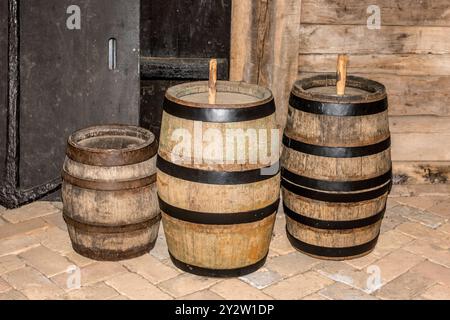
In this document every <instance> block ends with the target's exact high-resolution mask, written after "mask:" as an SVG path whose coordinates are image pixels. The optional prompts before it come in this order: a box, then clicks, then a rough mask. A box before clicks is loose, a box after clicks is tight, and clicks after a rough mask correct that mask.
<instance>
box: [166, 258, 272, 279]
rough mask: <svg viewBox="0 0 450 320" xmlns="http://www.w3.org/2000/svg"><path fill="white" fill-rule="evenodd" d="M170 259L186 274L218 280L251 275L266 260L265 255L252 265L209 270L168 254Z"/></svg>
mask: <svg viewBox="0 0 450 320" xmlns="http://www.w3.org/2000/svg"><path fill="white" fill-rule="evenodd" d="M169 255H170V259H171V260H172V262H173V264H174V265H175V266H176V267H177V268H179V269H181V270H183V271H186V272H189V273H192V274H195V275H197V276H202V277H218V278H228V277H240V276H244V275H246V274H249V273H253V272H255V271H256V270H258V269H259V268H261V267H262V266H263V265H264V264H265V262H266V259H267V255H266V256H264V258H262V259H261V260H259V261H257V262H256V263H254V264H251V265H249V266H245V267H241V268H235V269H209V268H204V267H198V266H194V265H191V264H188V263H185V262H183V261H180V260H178V259H177V258H175V257H174V256H173V255H172V254H171V253H170V252H169Z"/></svg>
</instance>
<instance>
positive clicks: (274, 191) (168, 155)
mask: <svg viewBox="0 0 450 320" xmlns="http://www.w3.org/2000/svg"><path fill="white" fill-rule="evenodd" d="M227 90H228V91H229V92H228V93H230V94H231V95H229V97H230V100H228V101H223V99H224V95H223V94H224V93H226V91H227ZM239 92H241V93H239ZM242 92H245V95H243V94H242ZM183 93H184V95H185V97H183ZM262 93H264V94H262ZM193 95H194V96H195V95H196V96H197V97H194V98H192V96H193ZM249 95H250V96H251V97H252V99H251V101H248V100H249V98H248V96H249ZM166 96H167V97H169V98H170V99H175V97H177V98H178V99H177V102H178V103H181V104H187V103H189V104H190V105H193V108H202V105H205V104H207V103H208V82H206V81H204V82H199V83H194V84H191V85H190V86H189V85H187V84H186V85H181V86H180V87H174V88H172V89H171V90H170V91H168V92H167V95H166ZM240 96H241V98H239V97H240ZM242 96H243V97H242ZM225 97H226V96H225ZM240 99H242V101H239V100H240ZM267 99H271V94H270V92H269V91H268V90H265V89H262V88H260V87H257V86H249V85H245V84H239V83H230V82H218V83H217V103H228V104H230V106H229V108H245V107H246V106H251V105H253V106H255V104H256V105H258V103H259V104H263V102H264V101H266V102H267ZM171 101H173V100H171ZM232 103H234V104H236V105H234V104H232ZM195 122H196V123H195ZM198 124H199V122H198V121H194V120H190V119H185V118H182V117H181V115H180V117H178V116H174V115H171V114H169V113H168V112H164V113H163V119H162V124H161V139H160V148H159V151H158V154H159V156H160V157H161V158H163V159H165V160H166V161H168V162H169V163H173V160H172V156H173V155H175V154H177V149H176V148H175V146H176V145H177V144H178V143H179V141H178V140H177V139H174V138H173V136H174V133H175V130H177V129H178V130H179V129H180V128H182V129H184V130H186V131H187V132H189V134H187V133H186V134H185V135H184V137H185V138H186V139H191V138H192V139H191V140H190V141H191V143H192V144H191V145H190V147H191V150H190V151H191V152H190V155H189V156H187V155H185V156H186V158H187V159H186V158H185V159H184V161H182V162H181V163H178V162H177V165H181V166H183V167H187V168H191V169H197V170H207V171H221V172H230V171H234V172H241V171H247V170H252V169H260V168H263V167H266V166H267V165H268V164H264V163H261V162H259V161H258V162H256V163H253V162H252V160H251V158H249V157H248V154H246V156H245V157H244V158H243V160H242V161H239V162H237V161H232V162H228V163H227V162H224V161H223V160H224V159H223V158H222V157H221V155H220V154H219V153H214V154H210V153H207V152H202V151H201V149H202V148H205V149H203V150H204V151H205V150H206V147H207V146H212V145H214V146H216V147H214V148H212V149H215V150H218V148H222V150H224V152H225V153H224V154H226V153H227V148H228V147H226V146H225V145H224V141H219V140H221V139H214V140H211V141H207V138H206V132H207V131H210V132H212V131H211V130H214V132H218V133H220V134H222V135H221V136H222V137H224V138H226V136H227V129H238V128H240V129H241V130H243V131H244V132H245V130H247V129H262V130H267V131H268V133H269V132H270V130H271V129H275V128H276V119H275V114H274V113H273V114H271V115H268V116H261V117H260V118H258V119H255V120H247V121H234V122H231V121H230V122H220V123H219V122H206V121H204V122H201V125H202V127H201V129H195V125H197V126H198ZM199 131H201V132H202V134H205V139H206V140H205V141H200V143H202V146H203V147H202V148H200V147H199V146H198V144H196V143H198V142H199V141H198V135H199V134H200V133H199ZM195 137H197V138H195ZM194 139H197V140H194ZM224 140H225V139H224ZM194 141H196V142H194ZM216 144H217V145H216ZM251 147H255V148H258V144H254V145H252V146H251ZM244 148H245V149H244ZM244 150H248V149H247V143H244V144H243V145H242V144H239V145H238V146H236V148H234V147H233V149H232V152H233V153H235V152H236V153H238V152H239V153H240V152H243V151H244ZM236 153H235V154H236ZM178 156H180V154H178ZM275 158H277V159H278V153H277V154H276V155H275ZM198 176H200V175H198ZM190 179H192V180H187V178H184V179H181V178H179V177H175V176H173V175H170V174H168V173H166V172H164V169H161V168H159V169H158V180H157V184H158V195H159V197H160V198H161V200H162V201H164V202H165V203H168V204H169V205H171V206H173V207H176V208H180V209H184V210H189V211H191V212H194V214H195V215H196V216H198V218H199V219H202V214H204V215H207V214H208V213H213V214H217V215H220V214H226V215H229V216H231V215H233V213H235V214H236V215H238V213H242V212H248V211H253V210H258V209H262V208H265V207H268V206H269V205H271V204H273V203H275V202H276V201H277V199H279V188H280V178H279V174H276V175H274V176H273V177H270V178H268V179H265V180H261V181H256V182H252V183H240V184H224V183H221V184H213V183H202V182H199V181H196V180H195V177H194V175H193V176H192V177H191V178H190ZM230 199H232V201H230ZM275 212H276V210H274V211H273V213H270V214H269V215H268V216H266V217H265V218H263V219H260V220H258V221H254V222H249V223H235V224H208V223H193V222H189V221H184V220H181V219H177V218H174V217H173V216H172V215H173V213H171V212H165V211H164V209H163V224H164V231H165V234H166V239H167V244H168V248H169V251H170V253H171V254H172V256H173V257H174V258H175V259H177V260H178V261H182V262H183V263H186V264H189V265H191V266H196V267H202V268H206V269H209V270H210V271H211V272H213V271H212V270H215V271H217V270H219V272H221V271H223V270H229V269H239V268H244V267H248V266H251V265H253V264H255V263H258V262H260V261H262V260H263V259H264V258H265V256H266V255H267V253H268V249H269V244H270V241H271V235H272V229H273V225H274V222H275Z"/></svg>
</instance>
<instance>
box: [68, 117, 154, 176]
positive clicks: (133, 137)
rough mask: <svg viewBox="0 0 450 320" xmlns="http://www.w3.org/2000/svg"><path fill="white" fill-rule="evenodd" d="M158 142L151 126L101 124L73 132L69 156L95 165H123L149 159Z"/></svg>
mask: <svg viewBox="0 0 450 320" xmlns="http://www.w3.org/2000/svg"><path fill="white" fill-rule="evenodd" d="M157 149H158V143H157V140H156V137H155V135H154V134H153V133H151V132H150V131H149V130H146V129H144V128H140V127H136V126H130V125H117V124H115V125H100V126H93V127H89V128H85V129H81V130H78V131H76V132H75V133H73V134H72V135H70V137H69V139H68V141H67V156H68V157H69V158H70V159H72V160H74V161H77V162H80V163H83V164H87V165H93V166H108V167H109V166H123V165H131V164H136V163H140V162H143V161H146V160H149V159H150V158H152V157H153V156H155V155H156V153H157Z"/></svg>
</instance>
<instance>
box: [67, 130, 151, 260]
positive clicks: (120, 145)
mask: <svg viewBox="0 0 450 320" xmlns="http://www.w3.org/2000/svg"><path fill="white" fill-rule="evenodd" d="M97 130H98V129H97ZM102 130H105V129H102ZM96 132H97V131H96V129H90V134H89V135H88V136H92V135H94V138H92V137H91V138H88V139H85V140H83V141H78V142H77V145H76V146H77V148H82V147H83V146H84V145H85V144H84V143H86V142H87V141H91V140H93V139H95V140H93V141H95V142H89V144H88V146H89V148H94V150H95V153H97V154H99V153H108V151H111V149H109V148H113V147H114V148H115V150H114V151H117V150H120V151H122V150H124V148H126V147H129V143H130V141H129V137H126V136H122V137H121V136H120V135H119V136H117V135H116V136H110V135H108V131H106V130H105V131H104V132H105V133H104V134H102V135H101V136H100V137H95V134H96ZM148 134H149V137H150V139H153V140H154V139H155V138H154V136H153V135H151V134H150V133H149V132H148ZM127 138H128V140H127ZM134 140H138V142H137V143H136V142H134V143H136V149H135V150H134V151H132V152H131V153H133V154H134V155H137V154H138V151H139V148H140V147H139V146H141V145H142V146H143V145H144V144H145V143H146V142H147V141H146V140H144V139H134ZM127 141H128V142H127ZM91 152H92V150H91ZM92 153H94V152H92ZM131 157H132V156H131ZM155 174H156V157H155V156H153V157H152V158H150V159H148V160H145V161H141V162H138V163H136V164H129V165H121V166H106V165H103V166H102V165H96V166H94V165H86V164H84V163H81V162H78V161H75V160H72V159H70V158H69V157H66V160H65V162H64V166H63V177H64V179H63V186H62V199H63V212H64V215H65V216H66V217H67V218H69V219H70V220H66V222H67V224H68V230H69V235H70V238H71V241H72V244H73V247H74V249H75V250H76V251H77V252H78V253H80V254H82V255H86V256H88V257H90V258H92V259H97V260H120V259H125V258H131V257H135V256H138V255H142V254H144V253H146V252H148V251H149V250H150V248H151V247H152V246H153V245H154V243H155V241H156V237H157V235H158V229H159V219H158V216H159V213H160V211H159V206H158V198H157V193H156V183H154V182H153V183H151V182H150V183H148V182H145V183H139V186H134V187H124V185H126V184H129V183H130V182H131V181H140V180H142V179H146V178H149V177H152V176H154V175H155ZM69 177H70V179H69ZM92 181H95V182H98V183H101V184H102V185H107V186H111V185H114V184H116V185H117V184H121V186H123V187H117V188H112V189H111V191H107V190H108V189H106V188H101V187H92V186H89V184H88V182H92ZM72 220H73V221H75V222H73V221H72ZM152 220H153V222H151V223H150V224H149V225H147V224H146V223H147V222H149V221H152ZM71 221H72V222H71ZM130 225H131V226H132V225H140V226H139V227H136V228H131V231H127V230H126V229H124V228H127V227H129V226H130ZM95 227H101V228H108V230H103V231H99V230H97V229H95ZM93 228H94V229H95V230H93Z"/></svg>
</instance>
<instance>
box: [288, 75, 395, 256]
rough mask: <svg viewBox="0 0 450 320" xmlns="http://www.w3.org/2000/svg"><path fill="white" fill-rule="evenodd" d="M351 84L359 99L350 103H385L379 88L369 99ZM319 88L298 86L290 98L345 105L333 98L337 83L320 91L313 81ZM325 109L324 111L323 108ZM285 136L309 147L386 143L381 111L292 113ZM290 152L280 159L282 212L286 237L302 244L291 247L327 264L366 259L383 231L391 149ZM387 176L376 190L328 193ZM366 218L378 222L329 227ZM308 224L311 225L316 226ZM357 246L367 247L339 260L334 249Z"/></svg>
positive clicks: (385, 121) (384, 118) (386, 127)
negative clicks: (343, 153)
mask: <svg viewBox="0 0 450 320" xmlns="http://www.w3.org/2000/svg"><path fill="white" fill-rule="evenodd" d="M334 79H336V78H334ZM354 81H355V80H354ZM355 82H356V81H355ZM355 82H353V87H351V86H350V83H352V82H350V81H349V82H348V83H347V90H348V91H350V89H353V90H354V93H353V94H358V93H359V94H360V95H361V99H360V100H356V101H354V103H359V102H362V101H367V100H369V101H382V100H383V99H385V98H386V93H385V90H384V88H383V87H382V86H380V88H379V89H378V91H376V92H373V93H371V94H369V92H367V91H363V90H361V88H362V87H363V85H364V83H365V81H364V80H358V82H357V84H355ZM319 83H320V84H321V86H322V87H319V88H316V87H314V88H313V89H310V90H307V88H308V87H307V86H308V85H307V84H306V82H300V83H296V85H295V87H294V89H293V94H294V95H296V96H298V97H301V98H302V99H306V100H310V101H328V102H330V101H331V102H338V101H342V100H343V99H346V96H344V97H340V96H337V95H336V92H335V88H334V86H333V85H331V84H334V83H336V81H335V80H334V82H332V83H330V82H327V83H326V84H327V85H328V86H327V87H324V86H325V81H323V80H322V83H321V82H319V80H317V79H316V80H315V82H314V84H315V85H316V86H318V85H319ZM355 88H360V89H355ZM327 89H329V90H327ZM358 90H359V91H358ZM356 92H358V93H356ZM320 95H323V97H321V96H320ZM347 97H348V96H347ZM321 106H323V104H321ZM323 108H324V109H325V108H326V106H323ZM285 135H286V136H287V137H289V138H291V139H293V140H295V141H298V142H303V143H306V144H308V145H313V146H327V147H356V146H359V147H362V146H370V145H374V144H376V143H379V142H380V141H386V140H387V139H388V138H389V136H390V132H389V123H388V113H387V111H386V110H385V111H382V112H378V113H375V114H370V115H360V116H334V115H328V114H317V113H310V112H306V111H303V110H299V109H297V108H294V107H290V108H289V116H288V121H287V126H286V129H285ZM294 146H295V144H292V146H291V144H286V145H285V147H284V148H283V154H282V158H281V162H282V166H283V168H284V169H285V171H283V172H284V173H283V175H282V179H283V182H282V197H283V201H284V204H285V205H286V207H287V210H285V212H287V218H286V223H287V231H288V235H290V236H291V237H293V238H295V239H297V240H298V241H301V243H300V244H299V243H298V242H297V243H296V242H294V241H292V239H291V242H292V243H293V245H294V246H296V247H297V248H298V249H299V250H301V251H302V252H305V253H307V254H309V255H313V256H319V257H321V258H324V259H331V260H344V259H348V258H356V257H359V256H362V255H364V254H367V253H369V252H370V251H371V249H372V248H373V246H371V245H370V244H373V245H374V244H375V242H376V239H377V236H378V234H379V230H380V225H381V218H379V217H380V215H379V213H380V212H383V209H384V207H385V205H386V200H387V196H388V190H389V183H390V176H389V172H390V169H391V166H392V163H391V156H390V154H391V151H390V149H389V147H387V148H385V149H384V150H381V151H380V150H379V151H376V152H373V151H371V152H369V153H368V155H366V156H363V157H337V156H334V157H333V156H331V155H329V156H317V155H314V154H313V152H311V151H307V150H308V149H306V150H302V149H297V150H296V149H295V147H294ZM300 150H301V151H300ZM386 173H388V174H387V178H384V179H382V181H381V182H377V183H376V184H375V185H370V187H369V186H368V185H367V184H362V187H359V189H358V188H355V189H353V190H351V191H349V190H348V189H345V187H334V188H331V190H332V191H330V185H331V183H333V182H336V181H339V182H350V181H351V182H352V183H354V182H355V181H365V180H368V179H373V178H379V177H383V176H385V175H386ZM305 178H310V179H313V180H319V181H320V183H311V182H308V180H307V179H305ZM292 184H297V185H298V186H300V187H302V188H303V189H301V188H300V189H298V191H297V190H296V189H295V187H292ZM352 188H353V187H352ZM352 188H350V189H352ZM376 189H379V190H380V191H379V192H380V193H378V194H376V195H372V196H371V197H368V198H364V199H363V200H361V199H360V198H358V197H359V194H360V193H363V192H365V191H368V190H376ZM305 190H306V191H305ZM311 191H314V192H311ZM348 192H352V194H351V197H352V199H351V200H350V201H345V200H343V196H344V195H345V196H347V195H346V194H348ZM332 197H336V198H338V197H339V199H337V200H333V199H332ZM291 211H292V212H291ZM369 217H372V218H373V217H377V218H379V219H375V220H372V221H370V223H368V224H364V225H355V224H354V223H353V225H351V226H348V225H347V226H346V227H341V228H338V227H336V225H335V226H333V227H330V226H329V223H330V221H331V222H333V223H335V224H336V222H342V221H346V222H352V221H355V220H361V219H366V218H369ZM294 218H295V219H294ZM309 219H313V221H314V222H311V220H309ZM324 221H327V227H325V223H324ZM302 243H303V244H302ZM305 243H306V244H307V245H310V246H311V245H312V246H316V248H311V247H309V246H306V245H305ZM356 246H367V247H366V248H365V249H364V250H362V251H354V249H350V250H348V251H346V252H345V253H339V254H337V249H336V248H354V247H356ZM317 247H319V249H318V248H317ZM324 248H327V249H326V250H328V251H327V253H322V252H324V251H322V252H321V251H320V250H325V249H324ZM330 248H331V249H330ZM339 250H341V249H339Z"/></svg>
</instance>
